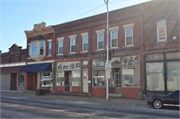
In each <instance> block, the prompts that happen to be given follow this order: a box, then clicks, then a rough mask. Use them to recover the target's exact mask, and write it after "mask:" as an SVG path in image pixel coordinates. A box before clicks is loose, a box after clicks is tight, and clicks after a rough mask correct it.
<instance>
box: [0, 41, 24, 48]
mask: <svg viewBox="0 0 180 119" xmlns="http://www.w3.org/2000/svg"><path fill="white" fill-rule="evenodd" d="M24 40H26V39H22V40H19V41H16V42H15V43H18V42H21V41H24ZM15 43H14V44H15ZM9 45H12V43H11V44H9ZM9 45H5V46H2V47H0V48H4V47H6V46H9Z"/></svg>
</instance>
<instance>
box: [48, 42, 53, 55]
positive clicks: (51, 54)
mask: <svg viewBox="0 0 180 119" xmlns="http://www.w3.org/2000/svg"><path fill="white" fill-rule="evenodd" d="M47 42H48V52H49V42H51V55H49V54H48V55H47V57H51V56H52V39H49V40H47Z"/></svg>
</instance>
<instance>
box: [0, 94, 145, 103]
mask: <svg viewBox="0 0 180 119" xmlns="http://www.w3.org/2000/svg"><path fill="white" fill-rule="evenodd" d="M1 95H15V96H29V97H41V98H52V99H63V100H77V101H88V102H105V103H115V104H129V105H141V106H147V100H139V99H130V98H109V100H106V98H105V97H92V96H86V97H84V96H70V95H57V94H53V93H51V94H46V95H44V96H36V95H35V91H28V92H17V91H1Z"/></svg>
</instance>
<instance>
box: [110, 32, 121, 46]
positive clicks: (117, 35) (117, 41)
mask: <svg viewBox="0 0 180 119" xmlns="http://www.w3.org/2000/svg"><path fill="white" fill-rule="evenodd" d="M113 31H116V32H117V46H114V47H115V48H116V47H119V46H118V30H112V31H110V48H114V47H112V32H113Z"/></svg>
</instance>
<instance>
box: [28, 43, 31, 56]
mask: <svg viewBox="0 0 180 119" xmlns="http://www.w3.org/2000/svg"><path fill="white" fill-rule="evenodd" d="M28 57H31V45H29V54H28Z"/></svg>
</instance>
